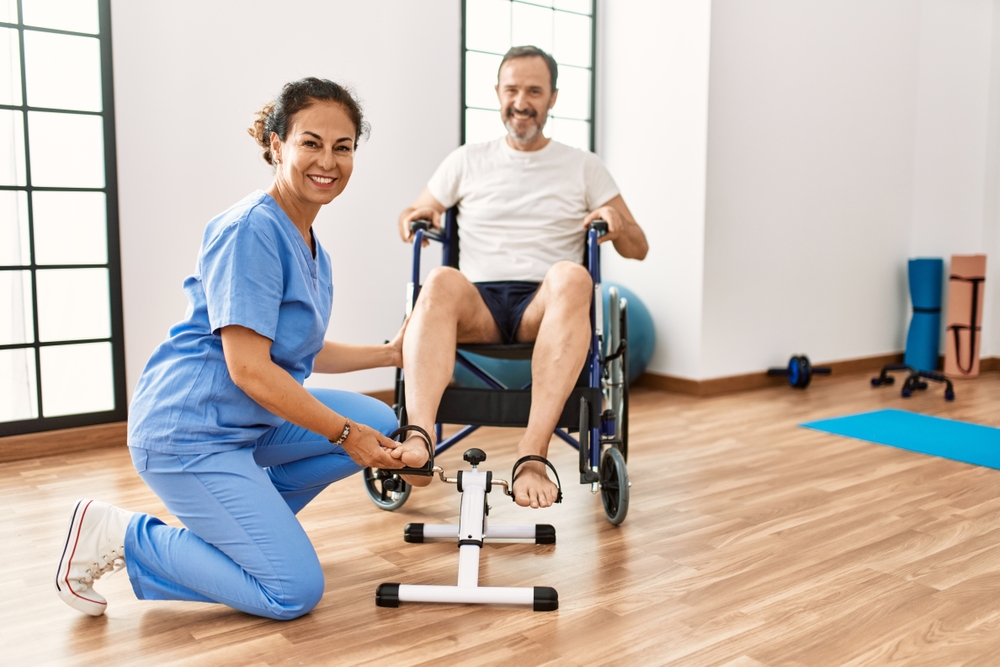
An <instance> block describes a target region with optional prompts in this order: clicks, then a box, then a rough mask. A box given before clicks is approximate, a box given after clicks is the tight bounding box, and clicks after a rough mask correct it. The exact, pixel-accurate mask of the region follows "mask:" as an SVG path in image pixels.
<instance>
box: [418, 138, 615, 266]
mask: <svg viewBox="0 0 1000 667" xmlns="http://www.w3.org/2000/svg"><path fill="white" fill-rule="evenodd" d="M427 189H428V190H429V191H430V193H431V194H432V195H433V196H434V198H435V199H437V200H438V202H440V203H441V204H442V205H443V206H444V207H445V208H450V207H452V206H454V205H455V204H458V219H459V257H460V261H461V267H460V268H461V270H462V273H464V274H465V276H466V277H467V278H468V279H469V280H470V281H471V282H487V281H495V280H530V281H535V282H541V280H542V278H544V277H545V273H546V272H547V271H548V269H549V267H551V266H552V265H553V264H555V263H556V262H558V261H561V260H570V261H573V262H580V261H582V260H583V247H584V239H585V230H584V229H583V227H582V225H583V219H584V218H585V217H586V216H587V214H588V213H590V212H591V211H592V210H594V209H595V208H598V207H599V206H603V205H604V204H606V203H608V202H609V201H610V200H611V199H613V198H614V197H616V196H617V195H618V194H619V190H618V186H617V185H615V182H614V179H612V178H611V174H609V173H608V170H607V169H606V168H605V167H604V164H603V163H602V162H601V159H600V158H599V157H597V156H596V155H594V154H593V153H590V152H587V151H582V150H580V149H579V148H572V147H570V146H567V145H565V144H560V143H559V142H557V141H549V143H548V144H547V145H546V146H545V148H542V149H541V150H537V151H517V150H514V149H513V148H511V147H510V146H508V145H507V140H506V137H500V138H499V139H496V140H494V141H490V142H487V143H482V144H466V145H465V146H461V147H459V148H457V149H455V150H454V151H453V152H452V153H451V154H450V155H449V156H448V157H447V158H445V160H444V162H442V163H441V166H439V167H438V169H437V171H435V172H434V175H433V176H432V177H431V180H430V182H429V183H428V184H427Z"/></svg>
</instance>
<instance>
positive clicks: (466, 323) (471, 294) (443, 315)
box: [393, 267, 500, 486]
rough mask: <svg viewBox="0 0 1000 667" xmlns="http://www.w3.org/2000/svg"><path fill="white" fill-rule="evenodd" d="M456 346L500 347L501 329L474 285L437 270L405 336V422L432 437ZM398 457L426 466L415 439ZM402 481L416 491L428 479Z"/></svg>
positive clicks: (448, 271) (421, 444)
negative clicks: (485, 345)
mask: <svg viewBox="0 0 1000 667" xmlns="http://www.w3.org/2000/svg"><path fill="white" fill-rule="evenodd" d="M459 342H462V343H499V342H500V329H499V328H498V327H497V325H496V322H495V321H494V320H493V315H492V314H491V313H490V311H489V308H487V307H486V303H485V302H484V301H483V298H482V297H481V296H480V295H479V290H477V289H476V286H475V285H473V284H472V283H471V282H469V280H468V279H467V278H466V277H465V276H464V275H462V273H461V272H459V271H458V270H456V269H452V268H448V267H440V268H437V269H434V270H433V271H431V273H430V275H429V276H428V277H427V280H426V281H425V283H424V285H423V287H422V288H421V290H420V296H419V298H418V299H417V303H416V306H415V307H414V309H413V314H412V315H411V316H410V322H409V324H407V325H406V333H405V334H404V336H403V368H404V371H405V378H406V383H405V387H406V418H407V422H408V423H410V424H416V425H417V426H420V427H421V428H423V429H424V430H425V431H427V432H428V433H430V434H433V433H434V423H435V421H436V418H437V410H438V404H440V402H441V395H442V394H443V393H444V390H445V388H446V387H447V386H448V383H449V382H450V381H451V376H452V374H453V372H454V370H455V350H456V349H457V346H458V343H459ZM432 437H433V435H432ZM396 452H399V455H400V456H401V457H402V460H403V462H404V463H406V464H407V465H409V466H420V465H423V464H424V463H426V461H427V454H426V452H427V450H426V445H425V444H424V440H423V438H420V437H419V436H415V435H411V436H410V437H408V438H407V439H406V441H405V442H404V443H403V444H402V445H401V446H400V447H398V448H397V449H395V450H393V456H395V455H396V454H395V453H396ZM421 452H423V454H422V455H421ZM397 458H398V457H397ZM404 477H405V479H406V481H408V482H410V483H411V484H415V485H416V486H425V485H427V484H429V483H430V481H431V478H430V477H415V476H412V475H407V476H404Z"/></svg>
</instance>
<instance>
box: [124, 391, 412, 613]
mask: <svg viewBox="0 0 1000 667" xmlns="http://www.w3.org/2000/svg"><path fill="white" fill-rule="evenodd" d="M309 391H310V392H311V393H312V394H313V395H314V396H316V398H318V399H319V400H320V401H321V402H322V403H324V404H325V405H326V406H327V407H329V408H331V409H332V410H334V411H336V412H338V413H339V414H341V415H344V416H345V417H347V418H349V419H350V420H351V421H355V422H360V423H362V424H366V425H368V426H370V427H372V428H374V429H376V430H378V431H381V432H382V433H383V434H386V435H388V434H389V433H391V432H392V431H394V430H395V429H396V427H397V426H398V424H397V421H396V415H395V414H394V413H393V411H392V409H391V408H389V407H388V406H387V405H385V404H384V403H382V402H381V401H378V400H376V399H373V398H370V397H368V396H363V395H360V394H353V393H350V392H344V391H335V390H332V389H310V390H309ZM130 449H131V453H132V461H133V463H134V464H135V468H136V470H138V471H139V474H140V475H141V476H142V479H143V480H144V481H145V482H146V484H148V485H149V487H150V488H151V489H153V491H154V492H156V495H158V496H159V497H160V499H161V500H162V501H163V502H164V504H165V505H166V506H167V509H168V510H169V511H170V513H171V514H173V515H174V516H176V517H177V518H178V519H180V521H181V522H182V523H183V524H184V525H185V526H186V528H173V527H170V526H167V525H165V524H164V523H163V522H162V521H160V520H159V519H157V518H156V517H153V516H150V515H148V514H136V515H135V516H134V517H133V518H132V521H131V522H130V523H129V526H128V531H127V532H126V535H125V562H126V567H127V569H128V574H129V578H130V579H131V581H132V588H133V590H134V591H135V594H136V596H138V597H139V599H141V600H195V601H199V602H220V603H222V604H225V605H229V606H230V607H234V608H236V609H239V610H242V611H245V612H247V613H250V614H256V615H258V616H265V617H267V618H274V619H282V620H287V619H292V618H296V617H298V616H301V615H303V614H305V613H307V612H308V611H309V610H310V609H312V608H313V607H315V606H316V604H317V603H318V602H319V600H320V598H321V597H322V596H323V584H324V581H323V570H322V568H321V567H320V564H319V559H318V558H317V556H316V550H315V549H314V548H313V546H312V543H311V542H310V541H309V537H308V536H307V535H306V533H305V531H304V530H303V529H302V526H301V525H300V524H299V521H298V519H297V518H295V514H296V513H297V512H298V511H299V510H301V509H302V508H303V507H305V506H306V504H307V503H308V502H309V501H310V500H312V499H313V498H315V497H316V496H317V495H318V494H319V492H320V491H322V490H323V489H325V488H326V487H327V486H329V485H330V484H332V483H333V482H336V481H337V480H339V479H343V478H344V477H347V476H348V475H352V474H354V473H356V472H358V471H359V470H361V467H360V466H358V464H356V463H355V462H354V461H352V460H351V458H350V457H349V456H348V455H347V453H346V452H344V450H343V449H341V448H340V447H334V446H333V445H332V444H330V441H329V440H327V438H325V437H323V436H322V435H318V434H316V433H313V432H311V431H307V430H306V429H304V428H302V427H300V426H295V425H294V424H290V423H287V422H286V423H285V424H284V425H283V426H279V427H276V428H273V429H271V430H269V431H268V432H267V433H266V434H264V436H262V437H261V438H260V439H259V440H258V441H257V442H256V443H255V444H254V446H249V447H245V448H241V449H233V450H229V451H224V452H217V453H212V454H190V455H185V454H163V453H160V452H154V451H149V450H145V449H138V448H135V447H132V448H130Z"/></svg>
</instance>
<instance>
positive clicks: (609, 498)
mask: <svg viewBox="0 0 1000 667" xmlns="http://www.w3.org/2000/svg"><path fill="white" fill-rule="evenodd" d="M600 481H601V502H602V503H603V504H604V514H605V515H607V517H608V521H610V522H611V525H613V526H617V525H619V524H620V523H621V522H622V521H624V520H625V515H626V514H628V495H629V482H628V470H626V469H625V457H624V456H623V455H622V453H621V452H620V451H619V450H617V449H615V448H614V447H610V448H608V449H606V450H604V455H603V456H602V457H601V468H600Z"/></svg>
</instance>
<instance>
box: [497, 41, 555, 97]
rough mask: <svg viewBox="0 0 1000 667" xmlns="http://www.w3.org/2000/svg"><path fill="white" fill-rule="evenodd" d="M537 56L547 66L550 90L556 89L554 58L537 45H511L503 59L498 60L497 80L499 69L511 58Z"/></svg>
mask: <svg viewBox="0 0 1000 667" xmlns="http://www.w3.org/2000/svg"><path fill="white" fill-rule="evenodd" d="M536 56H537V57H539V58H541V59H542V60H544V61H545V64H546V66H548V68H549V78H550V79H551V81H552V92H555V91H556V79H557V78H559V67H558V65H556V59H555V58H553V57H552V56H550V55H549V54H547V53H545V51H542V50H541V49H540V48H538V47H537V46H512V47H511V48H510V50H509V51H507V53H506V54H504V57H503V60H501V61H500V68H499V69H497V80H498V81H499V79H500V70H502V69H503V66H504V65H505V64H506V63H507V61H508V60H513V59H514V58H533V57H536Z"/></svg>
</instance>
